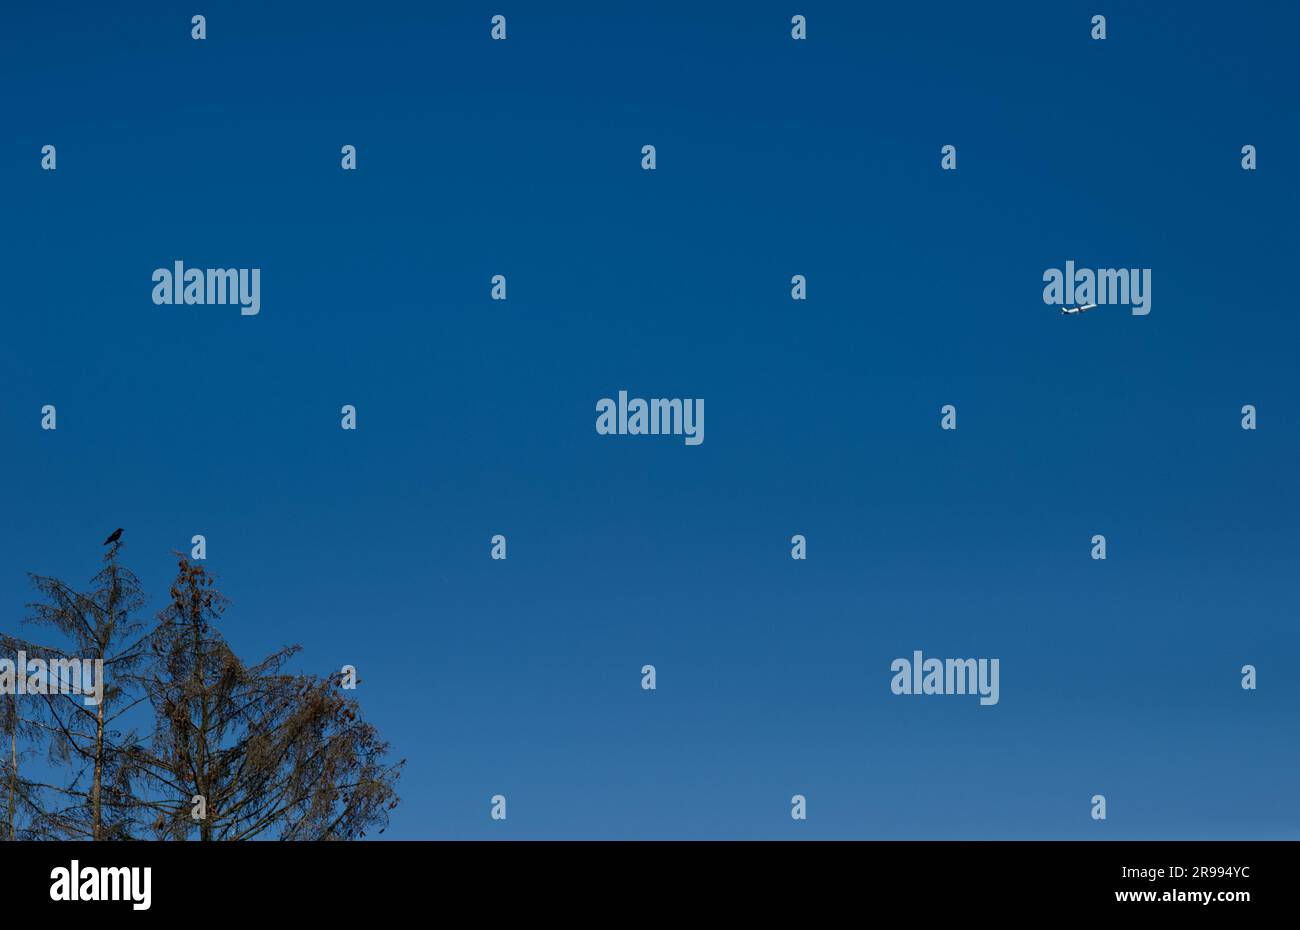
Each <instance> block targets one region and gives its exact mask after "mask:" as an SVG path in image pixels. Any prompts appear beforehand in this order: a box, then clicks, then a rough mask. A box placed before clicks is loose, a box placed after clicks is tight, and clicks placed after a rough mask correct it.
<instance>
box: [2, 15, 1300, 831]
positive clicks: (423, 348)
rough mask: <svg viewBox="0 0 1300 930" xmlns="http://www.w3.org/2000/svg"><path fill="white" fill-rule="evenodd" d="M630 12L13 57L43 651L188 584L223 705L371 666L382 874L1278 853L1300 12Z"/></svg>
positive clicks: (12, 334)
mask: <svg viewBox="0 0 1300 930" xmlns="http://www.w3.org/2000/svg"><path fill="white" fill-rule="evenodd" d="M627 6H630V4H608V3H601V4H596V3H590V4H571V3H568V4H540V3H524V4H514V5H501V4H495V3H494V4H491V5H489V4H478V3H467V4H454V5H448V4H430V3H387V2H369V3H364V4H351V3H348V4H343V3H335V2H323V3H312V4H302V5H300V6H299V5H294V4H279V3H277V4H266V3H262V2H242V3H233V2H206V0H205V2H204V3H192V4H188V5H187V4H178V3H138V4H127V5H123V6H122V8H116V7H110V6H105V5H103V4H90V3H48V4H22V5H14V4H10V5H8V6H6V7H5V8H4V10H3V11H2V12H0V83H2V84H3V88H4V92H3V102H2V103H0V126H3V132H2V133H0V216H2V217H3V228H4V235H3V248H2V250H0V263H2V266H3V272H4V274H3V282H4V291H3V297H2V298H0V300H2V303H3V313H4V321H5V326H4V334H5V338H4V339H3V340H2V341H0V436H3V437H4V451H3V456H2V459H0V460H2V461H3V464H2V465H0V473H2V474H3V479H4V480H3V498H4V500H3V506H2V508H0V509H2V510H3V513H4V518H3V522H4V526H5V530H6V531H5V532H4V533H3V534H0V609H2V610H3V613H4V618H5V619H4V621H3V622H4V626H5V628H8V629H13V628H15V627H16V621H17V620H18V618H20V617H21V616H22V614H23V605H24V604H25V603H26V602H27V601H28V600H30V599H31V593H30V591H29V589H28V586H27V582H26V579H25V576H24V572H26V571H40V572H42V573H49V574H57V575H60V576H63V577H66V578H68V579H69V580H76V581H84V580H85V579H87V578H89V577H90V575H91V574H93V572H94V571H95V570H96V568H97V567H98V558H99V556H100V553H101V550H100V546H99V544H100V541H101V540H102V539H103V537H104V536H105V535H106V534H107V533H108V532H109V531H110V530H112V529H113V528H114V527H117V526H123V527H125V528H126V534H125V540H126V543H127V546H126V549H125V550H124V554H125V556H126V557H127V561H128V563H129V564H130V565H131V566H132V567H133V568H135V570H136V571H137V572H138V573H139V574H140V575H141V576H142V578H143V579H144V581H145V583H146V585H147V588H148V591H149V593H150V595H151V596H152V600H151V605H150V607H151V611H153V610H156V609H157V608H158V607H160V606H161V602H162V598H163V597H164V596H165V592H166V586H167V583H168V581H169V579H170V575H171V572H172V569H173V568H174V562H173V560H172V559H171V557H170V552H171V551H172V550H174V549H179V548H187V547H188V541H189V539H190V537H191V536H192V535H193V534H194V533H203V534H205V535H206V536H207V538H208V541H209V552H208V555H209V563H208V564H209V567H210V569H211V570H212V571H214V572H216V573H217V575H218V578H219V581H220V586H221V588H222V589H223V590H224V591H225V593H226V594H227V595H229V596H230V598H231V599H232V601H233V606H232V608H231V610H230V612H229V613H228V615H227V622H226V625H225V633H226V635H227V636H228V638H229V639H230V640H231V642H232V643H233V644H234V645H235V647H236V649H237V650H238V651H239V652H240V653H241V654H243V655H244V656H245V657H246V658H250V659H252V658H256V657H259V656H261V655H262V654H264V653H266V652H268V651H270V650H271V649H273V648H275V647H277V646H279V645H282V644H285V643H293V642H297V643H302V644H303V646H304V647H305V648H304V652H303V655H302V667H303V668H304V669H306V670H311V671H317V672H325V671H327V670H331V669H337V668H338V667H340V666H341V665H343V664H345V663H349V664H353V665H356V666H357V667H358V668H359V669H360V672H361V675H362V677H363V679H364V683H363V684H362V686H361V690H360V691H359V696H360V699H361V701H362V704H363V707H364V708H365V711H366V714H367V716H368V718H369V719H371V720H373V721H374V722H375V723H376V724H377V725H378V726H379V727H380V729H381V731H382V733H383V734H384V735H385V737H386V738H387V739H388V740H390V741H391V743H392V744H393V747H394V753H395V757H400V756H404V757H406V758H407V759H408V760H409V762H408V766H407V770H406V774H405V777H404V778H403V781H402V785H401V793H402V796H403V803H402V805H401V807H400V808H398V810H397V811H396V812H395V813H394V820H393V825H392V827H391V828H390V830H389V831H388V833H387V834H386V835H387V836H392V837H400V838H461V837H464V838H487V837H516V838H519V837H601V838H603V837H653V838H659V837H663V838H677V837H687V838H689V837H719V838H731V837H735V838H752V837H771V838H786V837H836V838H932V837H957V838H984V837H994V838H1001V837H1023V838H1029V837H1035V838H1037V837H1053V838H1055V837H1059V838H1125V837H1147V838H1179V837H1206V838H1217V837H1235V838H1264V837H1292V838H1294V837H1296V836H1297V834H1298V833H1300V800H1298V799H1297V796H1296V794H1295V778H1294V773H1295V771H1296V769H1297V765H1300V749H1298V748H1297V741H1296V732H1297V716H1298V711H1297V708H1300V678H1298V669H1300V634H1298V633H1297V598H1296V574H1297V572H1296V568H1297V556H1298V555H1300V545H1298V543H1297V537H1296V528H1297V526H1298V525H1300V497H1298V495H1297V485H1296V481H1295V473H1296V462H1297V457H1298V454H1300V441H1298V438H1297V437H1298V436H1300V419H1298V417H1297V396H1298V395H1297V387H1300V376H1298V375H1297V370H1296V365H1295V353H1296V346H1297V339H1298V338H1300V323H1298V322H1297V317H1296V304H1295V300H1294V297H1293V295H1292V294H1291V293H1290V290H1289V284H1288V283H1287V282H1288V281H1290V280H1292V278H1293V277H1294V261H1295V255H1296V251H1297V246H1298V245H1300V243H1298V241H1297V240H1298V238H1300V237H1298V235H1297V227H1296V220H1295V218H1296V216H1297V215H1298V214H1300V209H1298V208H1300V203H1298V202H1297V201H1298V199H1300V198H1297V182H1296V174H1295V172H1296V168H1295V164H1294V161H1295V158H1294V156H1295V152H1296V151H1297V148H1298V147H1300V139H1298V138H1297V135H1298V132H1297V127H1298V126H1300V121H1298V120H1297V117H1298V116H1300V114H1298V113H1297V94H1296V89H1297V88H1298V87H1300V80H1298V79H1297V78H1298V75H1297V70H1298V69H1297V64H1296V55H1295V50H1294V43H1295V35H1296V34H1297V30H1300V14H1298V13H1297V12H1296V8H1295V7H1294V5H1291V4H1284V3H1253V2H1248V3H1240V4H1231V5H1223V4H1201V3H1180V4H1177V5H1174V4H1157V3H1133V2H1107V3H1104V4H1098V3H1075V2H1061V3H1041V2H1023V3H998V4H992V5H989V4H959V3H926V4H913V3H898V4H887V5H885V4H848V3H844V4H829V3H810V4H802V3H783V4H772V3H767V2H746V3H727V4H706V5H701V4H685V3H681V4H670V3H664V4H653V5H651V6H649V7H647V8H645V9H643V10H639V11H635V12H633V11H629V10H627V9H626V7H627ZM702 6H707V7H708V9H701V7H702ZM197 12H202V13H204V14H205V15H206V16H207V19H208V39H207V40H206V41H204V42H195V41H192V40H191V39H190V16H191V15H192V14H193V13H197ZM796 12H801V13H804V14H805V15H807V16H808V21H809V39H808V40H807V41H806V42H794V41H792V40H791V39H790V36H789V28H790V27H789V21H790V16H791V15H792V14H793V13H796ZM1097 12H1101V13H1105V14H1106V15H1107V16H1108V33H1109V37H1108V38H1107V40H1106V41H1104V42H1095V41H1092V40H1091V39H1090V38H1089V28H1090V27H1089V19H1090V17H1091V16H1092V14H1094V13H1097ZM494 13H504V14H506V15H507V16H508V23H509V38H508V39H507V40H506V41H505V42H492V41H491V40H490V39H489V37H488V32H489V18H490V16H491V15H492V14H494ZM45 144H54V145H56V146H57V147H58V169H57V170H56V171H53V172H46V171H42V170H40V167H39V160H40V149H41V146H42V145H45ZM344 144H353V145H356V146H357V149H358V164H359V170H357V171H355V172H344V171H342V170H341V169H340V167H339V158H340V156H339V149H340V147H341V146H342V145H344ZM645 144H654V145H656V146H657V149H658V169H657V170H656V171H654V172H645V171H642V170H640V149H641V146H642V145H645ZM945 144H953V145H956V146H957V149H958V170H957V171H955V172H944V171H941V170H940V169H939V149H940V147H941V146H942V145H945ZM1245 144H1253V145H1255V146H1257V148H1258V152H1259V170H1257V171H1255V172H1247V171H1243V170H1241V168H1240V158H1241V156H1240V149H1241V147H1242V146H1243V145H1245ZM1067 259H1073V260H1074V261H1076V262H1077V263H1078V264H1080V265H1083V266H1088V267H1108V266H1112V265H1116V266H1125V267H1149V268H1151V269H1152V272H1153V291H1154V293H1153V301H1152V311H1151V314H1150V315H1149V316H1146V317H1134V316H1131V315H1130V314H1129V313H1128V310H1127V309H1125V308H1114V307H1111V308H1101V309H1099V310H1098V311H1096V312H1093V313H1090V314H1088V315H1086V316H1081V317H1074V318H1065V317H1062V316H1061V315H1060V314H1059V313H1058V312H1057V311H1056V310H1055V309H1054V308H1051V307H1047V306H1045V305H1044V304H1043V302H1042V297H1041V294H1042V287H1043V284H1042V273H1043V271H1044V269H1046V268H1049V267H1062V266H1063V265H1064V262H1065V261H1066V260H1067ZM176 260H182V261H184V262H186V263H187V265H193V266H198V267H216V266H222V267H241V266H242V267H259V268H261V269H262V295H261V296H262V310H261V313H260V315H258V316H256V317H241V316H240V314H239V312H238V309H237V308H233V307H213V306H191V307H186V306H155V305H154V304H153V303H152V302H151V300H150V294H151V289H152V284H151V281H150V275H151V273H152V271H153V269H154V268H157V267H170V266H171V263H172V262H173V261H176ZM497 273H501V274H505V275H507V276H508V280H509V299H508V300H507V301H506V302H504V303H501V302H493V301H491V300H489V279H490V278H491V276H492V275H493V274H497ZM797 273H798V274H804V275H806V276H807V277H808V281H809V299H808V300H807V301H806V302H803V303H795V302H793V301H791V300H790V295H789V286H790V285H789V281H790V277H791V275H793V274H797ZM621 388H625V389H628V390H629V391H631V392H632V393H633V394H640V395H641V396H663V397H690V398H693V397H702V398H704V399H705V400H706V410H707V416H706V440H705V442H704V443H703V445H701V446H698V447H687V446H685V445H684V444H683V443H682V442H681V441H680V439H671V438H651V437H642V438H630V437H602V436H598V435H597V434H596V432H595V429H594V423H595V403H596V401H597V400H598V399H599V398H601V397H606V396H614V395H615V393H616V392H617V391H618V390H619V389H621ZM349 403H350V404H354V405H356V407H357V409H358V413H359V424H360V428H359V429H358V430H357V431H356V432H354V433H349V432H344V431H342V430H341V429H340V428H339V408H340V407H341V406H342V405H343V404H349ZM948 403H951V404H954V405H956V407H957V409H958V418H959V428H958V430H957V431H956V432H942V431H941V430H940V429H939V408H940V407H941V406H942V405H943V404H948ZM1247 403H1249V404H1255V405H1257V407H1258V410H1259V428H1258V430H1256V431H1255V432H1246V431H1243V430H1242V429H1241V428H1240V425H1239V421H1240V413H1239V411H1240V408H1241V406H1242V405H1243V404H1247ZM44 404H55V405H56V406H57V408H58V418H59V419H58V423H59V426H58V430H57V431H56V432H43V431H42V430H41V429H40V409H41V407H42V405H44ZM495 533H503V534H505V535H506V536H507V537H508V539H509V558H508V559H507V560H506V561H504V562H499V561H492V560H490V559H489V542H488V541H489V539H490V537H491V536H492V535H493V534H495ZM795 533H802V534H805V535H806V536H807V538H808V546H809V557H808V559H807V561H806V562H796V561H793V560H791V558H790V556H789V539H790V537H791V535H793V534H795ZM1095 533H1103V534H1105V535H1106V537H1107V539H1108V548H1109V553H1108V554H1109V558H1108V559H1107V560H1106V561H1105V562H1097V561H1093V560H1092V559H1090V558H1089V548H1090V546H1089V540H1090V538H1091V537H1092V535H1093V534H1095ZM913 649H922V650H924V651H925V652H926V654H927V655H934V656H941V657H942V656H954V657H958V656H996V657H999V658H1000V660H1001V700H1000V702H999V704H998V705H997V706H995V707H981V706H979V705H978V703H977V702H976V701H975V700H973V699H965V698H957V697H953V698H936V697H916V698H907V697H896V696H894V695H892V694H891V693H890V691H889V681H890V677H891V675H890V672H889V663H890V662H891V661H892V660H893V659H894V658H895V657H898V656H910V655H911V653H912V650H913ZM645 663H652V664H654V665H656V666H657V669H658V690H657V691H656V692H654V693H646V692H643V691H642V690H641V689H640V686H639V685H640V668H641V666H642V665H643V664H645ZM1246 663H1251V664H1254V665H1256V666H1257V667H1258V669H1259V689H1258V690H1257V691H1255V692H1248V691H1243V690H1242V688H1241V687H1240V672H1239V669H1240V667H1241V666H1242V665H1243V664H1246ZM496 793H504V794H506V795H507V796H508V798H509V819H508V820H507V821H506V822H504V823H494V822H493V821H491V820H490V819H489V817H488V809H489V798H490V797H491V795H493V794H496ZM794 793H802V794H805V795H806V796H807V797H808V812H809V819H808V821H807V822H805V823H796V822H794V821H792V820H791V818H790V816H789V799H790V796H791V795H792V794H794ZM1095 793H1102V794H1105V795H1106V797H1107V800H1108V820H1107V821H1106V822H1105V823H1104V824H1098V823H1094V822H1093V821H1092V820H1091V819H1090V817H1089V804H1088V801H1089V798H1090V797H1091V796H1092V795H1093V794H1095Z"/></svg>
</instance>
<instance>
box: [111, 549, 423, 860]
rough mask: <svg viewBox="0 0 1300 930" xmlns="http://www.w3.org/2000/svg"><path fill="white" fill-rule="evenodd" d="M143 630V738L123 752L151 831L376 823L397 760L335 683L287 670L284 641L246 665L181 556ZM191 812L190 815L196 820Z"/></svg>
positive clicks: (266, 832) (259, 833)
mask: <svg viewBox="0 0 1300 930" xmlns="http://www.w3.org/2000/svg"><path fill="white" fill-rule="evenodd" d="M169 594H170V597H171V603H170V604H168V605H167V607H166V608H165V609H164V610H163V611H162V612H161V613H160V614H159V616H158V626H157V628H156V630H155V631H154V634H153V636H152V637H151V642H150V649H151V652H152V653H153V660H152V663H151V670H150V673H149V675H148V677H147V680H146V683H145V690H146V693H147V694H148V697H149V702H150V704H151V705H152V707H153V710H154V715H155V725H154V737H153V740H152V746H151V748H150V749H149V750H147V751H146V750H145V749H144V748H143V747H142V746H136V747H135V748H134V749H133V750H132V761H133V764H134V766H135V770H136V771H137V772H138V773H139V775H140V778H141V780H142V781H143V782H145V783H147V784H148V785H149V786H150V788H151V791H150V792H149V794H150V797H149V798H147V799H143V800H141V801H140V802H139V806H140V807H142V808H146V809H148V810H149V811H150V812H151V813H152V814H155V815H156V816H155V817H154V820H153V822H152V829H153V835H154V836H157V837H159V838H163V837H171V838H176V839H180V838H185V837H190V836H193V837H195V838H197V839H200V840H244V839H252V838H255V837H264V838H275V839H352V838H355V837H358V836H363V835H364V834H365V832H366V830H368V829H370V828H372V827H375V826H378V827H380V832H382V829H383V827H384V826H386V824H387V812H388V810H391V809H392V808H393V807H394V806H396V803H397V795H396V791H395V784H396V781H397V778H398V775H399V771H400V768H401V764H400V763H399V764H398V765H396V766H392V765H388V764H386V763H385V762H384V756H385V754H386V752H387V750H388V746H387V744H385V743H384V742H382V741H381V740H380V739H379V737H378V734H377V732H376V730H375V728H374V727H373V726H371V725H370V724H367V723H365V722H363V721H362V720H361V717H360V709H359V707H358V705H357V702H356V701H355V700H354V699H351V698H348V697H345V696H344V692H343V691H342V690H341V688H340V687H339V684H340V682H338V681H337V680H332V679H322V678H317V677H314V676H307V675H297V674H290V673H288V672H286V671H285V670H284V666H285V664H286V663H287V662H288V660H289V659H290V658H292V657H293V656H294V655H295V654H296V653H297V652H298V647H296V646H292V647H286V648H284V649H281V650H279V651H278V652H275V653H273V654H272V655H270V656H268V657H267V658H265V659H263V660H262V661H261V662H258V663H257V664H256V665H251V666H250V665H245V664H244V663H243V662H242V661H241V660H240V659H239V657H238V656H236V655H235V653H234V652H233V650H231V648H230V646H229V645H228V644H227V643H226V641H225V639H224V638H223V637H222V636H221V634H220V633H219V632H218V631H217V630H216V628H215V624H216V623H217V621H219V620H220V618H221V616H222V614H223V613H224V612H225V610H226V608H227V606H228V602H227V600H226V599H225V598H224V597H223V596H222V595H221V593H220V592H219V591H217V590H216V588H215V587H214V585H213V579H212V576H211V575H209V574H208V573H207V571H206V570H205V569H204V567H203V566H202V565H201V564H199V563H195V562H191V561H189V560H188V559H186V558H184V557H181V559H180V563H179V566H178V572H177V576H176V580H175V582H174V583H173V585H172V587H171V590H170V592H169ZM200 815H201V816H200Z"/></svg>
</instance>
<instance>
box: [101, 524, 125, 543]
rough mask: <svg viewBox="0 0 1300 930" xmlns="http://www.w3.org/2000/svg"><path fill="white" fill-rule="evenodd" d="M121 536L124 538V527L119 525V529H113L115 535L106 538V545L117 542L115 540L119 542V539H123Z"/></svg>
mask: <svg viewBox="0 0 1300 930" xmlns="http://www.w3.org/2000/svg"><path fill="white" fill-rule="evenodd" d="M121 538H122V528H121V527H120V526H119V527H118V528H117V529H115V530H113V535H112V536H110V537H108V539H106V540H104V545H106V546H107V545H108V544H109V543H115V542H117V541H118V540H119V539H121Z"/></svg>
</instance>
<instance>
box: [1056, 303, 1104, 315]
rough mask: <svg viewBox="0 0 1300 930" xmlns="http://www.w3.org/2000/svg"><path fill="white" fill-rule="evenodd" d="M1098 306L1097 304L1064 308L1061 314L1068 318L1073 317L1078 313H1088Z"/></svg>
mask: <svg viewBox="0 0 1300 930" xmlns="http://www.w3.org/2000/svg"><path fill="white" fill-rule="evenodd" d="M1096 306H1097V305H1096V304H1084V305H1083V306H1082V307H1062V308H1061V312H1062V313H1064V314H1065V315H1066V316H1073V315H1074V314H1076V313H1086V312H1087V311H1089V310H1091V309H1093V308H1094V307H1096Z"/></svg>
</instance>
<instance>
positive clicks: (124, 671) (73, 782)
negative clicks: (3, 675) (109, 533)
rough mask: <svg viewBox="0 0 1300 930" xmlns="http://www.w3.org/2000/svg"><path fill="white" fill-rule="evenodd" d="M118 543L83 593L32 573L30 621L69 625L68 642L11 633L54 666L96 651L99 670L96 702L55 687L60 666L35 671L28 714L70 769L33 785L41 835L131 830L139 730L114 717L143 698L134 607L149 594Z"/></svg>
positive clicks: (35, 828)
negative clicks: (130, 759) (36, 701)
mask: <svg viewBox="0 0 1300 930" xmlns="http://www.w3.org/2000/svg"><path fill="white" fill-rule="evenodd" d="M121 549H122V543H121V541H120V539H117V540H113V541H112V543H111V544H110V545H109V548H108V551H107V552H106V553H105V554H104V567H103V568H102V569H100V571H99V573H98V574H96V575H95V577H94V578H93V579H91V583H90V589H89V591H88V592H86V593H82V592H79V591H77V590H75V589H74V588H73V587H72V586H71V585H68V584H67V583H65V582H63V581H60V580H59V579H57V578H51V577H48V576H45V575H36V574H29V577H30V579H31V581H32V585H33V586H34V587H35V588H36V590H37V591H38V592H39V593H40V594H42V595H43V596H44V600H42V601H40V602H37V603H33V604H29V605H28V607H29V609H30V610H31V611H32V613H31V615H30V617H29V622H31V623H33V624H35V625H37V626H41V627H45V628H46V629H49V630H54V631H57V632H58V633H60V634H62V636H63V638H64V640H65V645H63V646H54V645H46V644H38V643H34V642H30V641H27V640H23V639H18V638H14V637H6V638H5V639H6V642H7V643H8V644H9V645H10V646H11V647H12V648H15V649H21V650H23V651H24V652H25V653H26V654H27V657H28V658H29V659H33V658H35V659H40V660H41V661H42V662H43V663H44V664H45V667H46V668H47V669H51V670H53V669H55V668H58V667H60V666H62V667H64V668H67V667H68V663H70V662H78V663H79V662H81V661H82V660H89V661H90V662H91V663H93V664H94V665H95V667H97V668H98V669H100V670H101V671H100V672H99V674H100V676H101V678H100V687H101V688H102V690H101V692H100V695H99V701H98V703H96V704H93V705H91V704H87V703H86V700H85V696H84V695H80V694H70V693H67V692H66V691H64V690H61V689H58V688H55V687H53V686H54V685H55V684H57V676H56V673H55V672H53V671H50V672H47V674H46V675H45V676H43V680H42V678H39V677H36V676H33V678H32V687H34V688H39V689H40V690H39V691H37V692H36V693H35V694H31V695H29V697H39V698H40V710H39V712H36V713H34V714H33V716H32V718H31V722H32V724H33V725H34V726H35V727H36V728H37V729H39V730H40V731H42V733H43V735H44V737H45V739H46V741H47V743H48V746H49V755H50V760H51V761H52V762H53V763H55V765H56V766H57V767H58V768H60V769H62V770H64V771H65V772H66V773H67V774H68V777H67V779H66V780H65V782H64V783H63V784H48V783H46V784H36V785H33V787H34V788H36V789H37V791H39V792H40V794H41V796H42V797H43V798H45V803H43V804H42V805H41V808H40V809H39V811H36V812H34V816H33V820H32V824H31V827H30V830H31V833H32V835H33V836H35V837H37V838H42V839H93V840H104V839H119V838H125V837H127V836H129V835H131V833H132V829H133V828H132V824H131V808H132V804H131V803H130V800H131V785H130V768H129V766H127V765H125V764H124V763H125V761H126V758H127V755H126V752H125V750H126V749H127V748H128V747H129V746H130V744H131V743H132V742H133V741H134V739H135V735H134V734H133V733H130V732H127V733H125V734H124V733H123V732H121V731H119V730H118V729H117V726H118V725H119V724H120V723H121V722H122V721H123V720H124V718H125V716H126V715H127V714H128V713H129V712H130V711H131V709H132V708H133V707H134V706H135V705H136V704H138V703H139V701H140V700H141V697H140V692H139V688H138V686H137V683H136V679H135V673H136V670H137V668H138V666H139V664H140V662H141V661H142V659H143V658H144V656H145V652H144V644H145V634H144V632H143V627H142V625H141V624H140V622H139V621H138V620H137V619H136V618H135V614H136V612H137V611H139V609H140V608H141V607H142V606H143V605H144V594H143V591H142V590H141V586H140V581H139V579H138V578H136V576H135V575H134V574H133V573H132V572H131V571H130V570H129V569H127V568H124V567H123V566H121V565H120V564H119V562H118V556H119V554H120V553H121ZM20 674H24V675H25V674H26V670H20ZM42 691H43V692H44V693H41V692H42Z"/></svg>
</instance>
